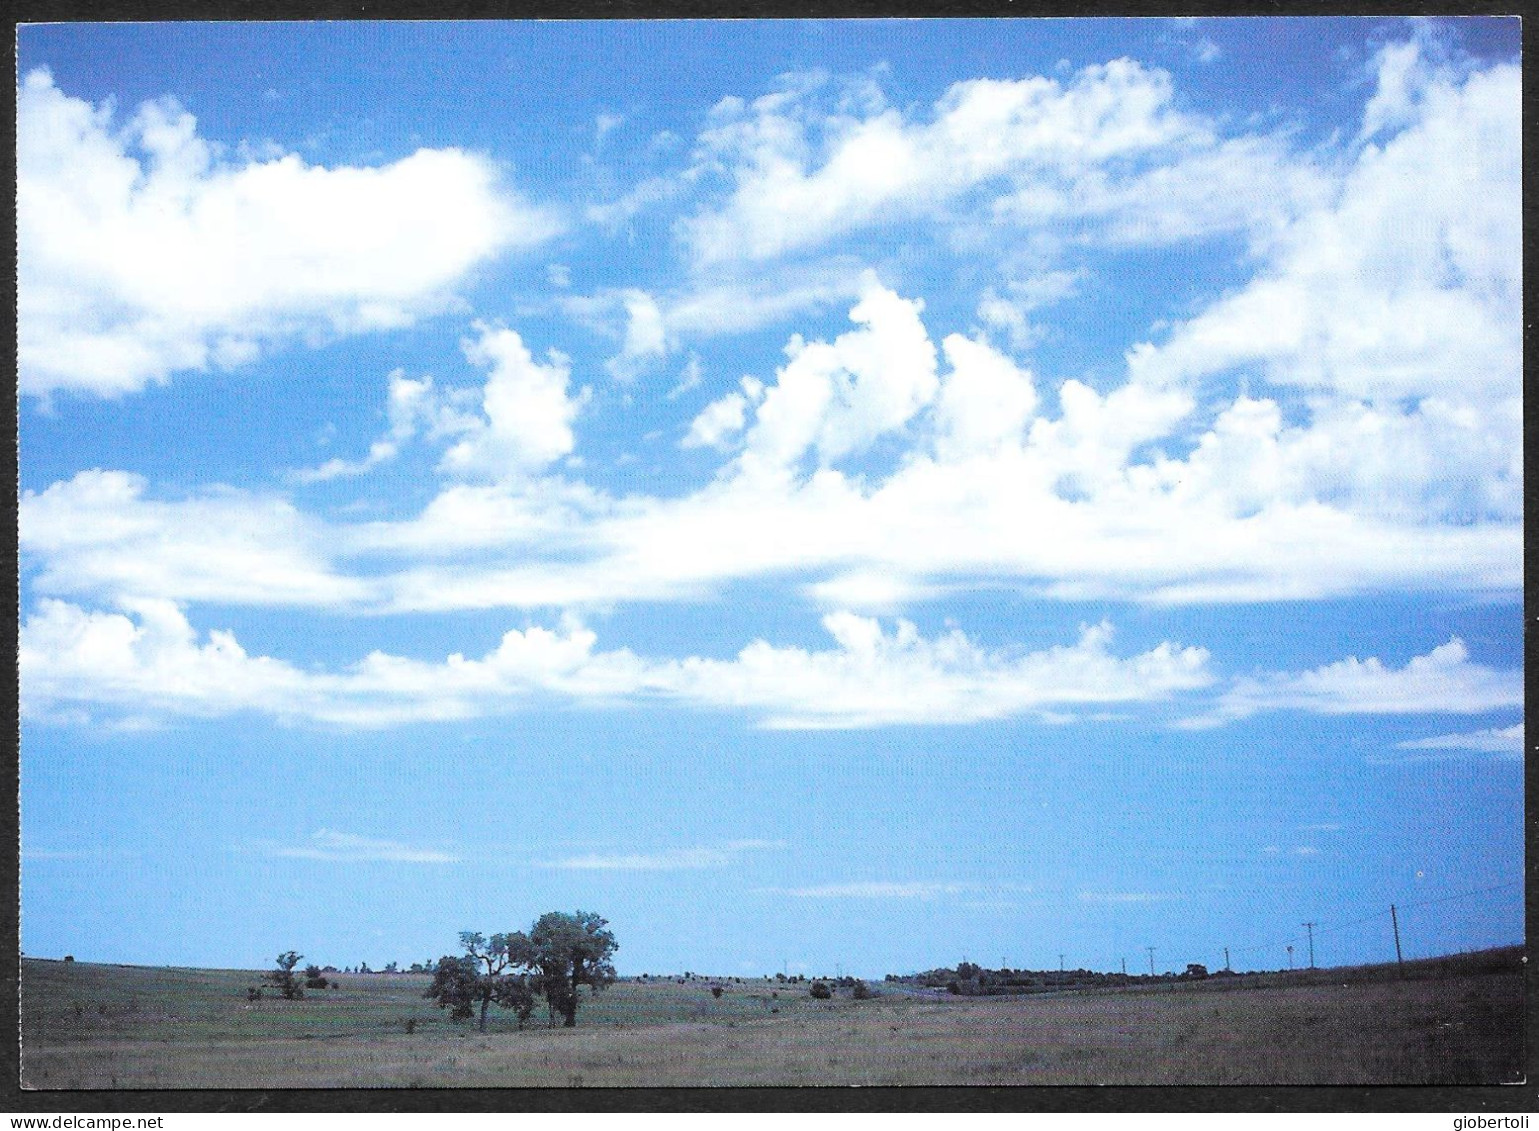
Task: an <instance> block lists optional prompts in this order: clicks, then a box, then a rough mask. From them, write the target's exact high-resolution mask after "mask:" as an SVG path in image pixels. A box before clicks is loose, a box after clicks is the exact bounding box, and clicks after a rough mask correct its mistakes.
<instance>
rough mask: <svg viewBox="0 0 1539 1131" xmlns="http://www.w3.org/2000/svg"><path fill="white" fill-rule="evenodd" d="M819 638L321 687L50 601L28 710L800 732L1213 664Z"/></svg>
mask: <svg viewBox="0 0 1539 1131" xmlns="http://www.w3.org/2000/svg"><path fill="white" fill-rule="evenodd" d="M824 624H825V627H826V628H827V629H828V631H829V633H830V634H831V635H832V636H833V637H834V639H835V642H836V644H837V647H836V648H833V649H830V650H826V651H822V652H809V651H806V650H803V649H799V648H776V647H774V646H772V645H770V644H768V643H766V642H764V641H762V640H760V641H756V642H754V643H753V644H750V645H749V646H748V647H747V648H745V649H743V651H742V652H741V653H740V654H739V656H738V657H737V658H736V659H733V660H714V659H704V658H699V657H691V658H687V659H684V660H647V659H643V658H640V657H637V656H636V655H634V654H633V653H631V652H629V651H627V650H624V649H621V650H619V651H611V652H600V651H596V650H595V644H596V643H597V637H596V636H595V635H594V633H593V632H591V631H590V630H588V629H586V628H584V627H582V625H581V624H579V623H578V622H576V621H575V620H571V619H568V620H566V621H564V622H563V623H562V625H561V626H560V627H559V628H558V629H557V630H554V631H552V630H550V629H545V628H539V627H531V628H529V629H526V630H523V631H519V630H512V631H509V632H507V633H506V634H505V635H504V636H503V638H502V641H501V643H500V644H499V645H498V646H497V647H496V648H495V649H493V650H492V651H491V652H490V653H488V654H487V655H486V656H484V657H483V658H481V659H479V660H474V659H466V658H465V657H463V656H461V655H457V654H456V655H452V656H449V657H448V658H447V659H446V660H445V661H442V662H427V661H422V660H415V659H409V658H406V657H401V656H393V655H388V654H386V653H383V652H373V653H371V654H369V655H368V656H366V657H365V658H364V659H363V660H361V661H359V662H358V663H356V664H353V665H351V666H350V667H349V668H347V669H345V670H343V671H340V672H326V671H318V670H302V669H300V668H298V667H295V666H294V665H292V664H289V663H286V662H284V661H281V660H277V659H273V658H271V657H265V656H250V655H248V654H247V653H246V652H245V650H244V649H242V648H241V646H240V644H239V643H238V642H237V641H236V639H235V638H234V636H233V635H231V634H230V633H228V632H222V631H217V630H216V631H213V632H210V633H209V634H208V636H207V640H206V642H204V641H203V640H200V638H199V635H198V633H197V632H196V631H195V630H194V629H193V628H192V626H191V624H190V623H189V622H188V620H187V618H186V616H185V614H184V613H182V611H181V610H179V609H178V608H176V606H175V605H173V604H171V603H170V602H166V601H149V600H145V601H136V602H124V607H123V611H122V612H111V613H106V612H90V611H87V610H85V609H82V608H80V607H78V606H75V605H71V604H68V603H66V602H62V601H57V600H51V599H45V600H43V601H42V602H41V603H40V604H39V606H38V609H37V611H36V612H34V613H33V615H31V616H30V617H28V618H27V621H26V623H25V624H24V625H23V627H22V632H21V649H20V666H21V672H22V709H23V713H24V714H26V715H27V716H28V717H30V718H39V719H43V718H56V717H57V716H58V712H59V711H60V710H61V709H68V708H87V709H90V708H96V709H99V710H101V711H103V712H105V713H106V714H107V715H108V716H112V715H121V714H124V713H135V714H139V715H147V716H150V717H165V718H175V717H178V716H187V715H191V716H221V715H229V714H234V713H238V712H243V711H252V712H257V713H260V714H265V715H269V716H272V717H276V718H278V719H280V720H291V721H310V722H318V723H323V724H330V725H335V726H341V727H352V728H368V727H385V726H392V725H398V724H401V723H408V722H426V721H443V720H450V719H463V718H472V717H478V716H485V715H495V714H505V713H509V712H512V711H516V710H518V709H520V708H522V707H523V706H525V705H526V704H527V703H528V702H530V701H531V700H532V699H534V698H535V697H541V696H543V697H551V696H555V697H560V698H563V699H567V700H570V701H574V702H577V703H579V704H584V705H588V706H604V705H615V704H622V703H625V702H628V701H632V700H636V699H640V698H663V699H667V700H671V701H674V702H678V703H680V704H683V705H690V706H695V707H698V708H705V709H730V710H742V711H747V712H749V713H751V714H753V715H755V716H758V717H759V718H760V719H761V720H762V722H763V723H764V724H765V725H768V726H772V727H780V728H803V729H804V728H829V727H845V728H847V727H871V726H881V725H888V724H894V723H916V722H918V723H936V724H947V723H949V724H965V723H970V722H977V721H980V720H983V719H994V718H1005V717H1009V716H1013V715H1019V714H1023V713H1029V712H1031V711H1034V710H1041V709H1043V708H1045V707H1047V706H1049V705H1053V704H1070V703H1107V702H1128V703H1131V702H1149V701H1159V700H1163V699H1166V698H1169V697H1170V696H1172V695H1174V694H1177V693H1180V692H1184V691H1191V690H1194V689H1199V688H1202V687H1204V686H1205V685H1207V684H1208V683H1209V682H1211V676H1210V675H1209V674H1208V673H1207V671H1206V667H1205V665H1206V658H1207V657H1206V653H1205V652H1203V651H1202V650H1201V649H1195V648H1187V649H1181V648H1178V647H1176V646H1173V645H1170V644H1161V645H1159V646H1158V647H1156V648H1154V649H1152V650H1150V651H1148V652H1145V653H1143V654H1141V655H1136V656H1132V657H1128V658H1126V659H1122V658H1118V657H1116V656H1113V655H1112V654H1111V653H1110V652H1109V651H1108V650H1107V648H1106V644H1107V641H1108V637H1109V635H1110V633H1109V630H1108V629H1107V628H1106V627H1105V626H1101V627H1098V628H1093V629H1086V630H1085V632H1084V633H1083V635H1082V636H1081V639H1080V640H1079V642H1078V643H1076V644H1074V645H1069V646H1060V647H1057V648H1052V649H1048V650H1046V651H1043V652H1034V653H1006V652H989V651H985V650H983V649H980V648H978V647H977V646H976V645H974V644H973V643H972V642H970V641H969V640H968V639H967V638H966V637H965V636H964V635H963V634H962V633H960V632H958V631H952V632H950V633H948V634H946V635H944V636H941V637H938V638H936V639H935V640H925V639H923V638H922V637H920V636H919V634H918V632H917V630H916V629H915V628H914V626H913V625H911V624H909V623H907V622H904V621H900V622H898V625H897V628H896V630H895V631H894V633H893V634H892V635H887V634H885V633H884V632H883V631H882V629H881V626H880V625H879V623H878V622H877V621H874V620H868V619H865V618H861V617H857V616H854V615H852V614H848V613H840V614H830V615H829V616H828V617H826V618H825V619H824ZM741 848H742V846H741V845H739V846H738V847H737V848H735V849H731V850H733V851H737V850H740V849H741Z"/></svg>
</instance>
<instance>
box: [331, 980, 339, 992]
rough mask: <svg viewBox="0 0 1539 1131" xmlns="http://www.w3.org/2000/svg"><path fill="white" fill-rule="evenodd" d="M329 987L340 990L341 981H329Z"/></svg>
mask: <svg viewBox="0 0 1539 1131" xmlns="http://www.w3.org/2000/svg"><path fill="white" fill-rule="evenodd" d="M331 988H332V989H334V990H340V989H341V988H342V983H341V982H337V981H333V982H332V983H331Z"/></svg>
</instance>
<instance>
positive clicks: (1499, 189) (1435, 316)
mask: <svg viewBox="0 0 1539 1131" xmlns="http://www.w3.org/2000/svg"><path fill="white" fill-rule="evenodd" d="M1415 50H1416V49H1415V45H1414V44H1409V45H1402V47H1400V48H1397V49H1396V50H1394V51H1389V52H1386V53H1385V54H1384V55H1382V56H1381V68H1380V84H1381V85H1380V94H1381V95H1382V94H1383V92H1384V90H1386V89H1388V87H1387V85H1386V84H1389V85H1393V84H1394V83H1396V82H1403V81H1404V82H1408V81H1412V80H1411V78H1409V77H1408V72H1405V71H1404V70H1403V68H1401V67H1400V66H1399V64H1398V63H1397V60H1403V58H1404V53H1405V52H1407V51H1410V52H1413V53H1414V51H1415ZM1416 73H1418V74H1421V78H1420V79H1419V80H1417V81H1418V87H1417V89H1418V96H1417V99H1416V102H1415V108H1414V112H1413V111H1412V110H1411V109H1409V108H1407V109H1406V110H1405V114H1403V115H1402V114H1400V113H1398V112H1397V114H1395V115H1393V117H1394V119H1395V120H1396V121H1397V122H1400V123H1401V125H1402V128H1400V129H1399V130H1398V131H1394V132H1390V133H1388V135H1387V136H1385V137H1383V138H1382V140H1381V142H1379V143H1375V144H1368V145H1366V146H1365V147H1364V148H1363V149H1362V150H1361V152H1360V153H1359V154H1358V155H1357V157H1356V161H1355V163H1354V164H1353V165H1352V166H1351V168H1350V169H1349V170H1348V172H1347V174H1346V176H1345V179H1344V181H1343V183H1342V186H1341V189H1340V191H1339V194H1337V196H1336V198H1335V199H1334V200H1332V201H1330V202H1329V203H1327V204H1325V205H1324V206H1322V207H1319V208H1317V209H1314V210H1312V211H1310V212H1309V213H1307V214H1306V215H1304V216H1302V217H1300V219H1299V220H1298V221H1297V222H1296V223H1295V224H1293V225H1292V226H1291V227H1290V228H1289V230H1288V231H1287V233H1286V236H1285V237H1284V238H1280V240H1279V245H1278V248H1277V251H1276V253H1275V256H1274V260H1273V266H1272V267H1271V268H1270V269H1269V270H1266V271H1264V272H1262V273H1261V274H1260V275H1259V276H1258V277H1257V278H1256V280H1255V281H1253V282H1252V283H1250V284H1249V285H1247V286H1245V287H1243V288H1241V289H1240V290H1238V291H1237V292H1235V293H1233V294H1231V295H1229V296H1226V297H1225V298H1223V299H1222V300H1220V301H1219V302H1217V303H1215V304H1214V305H1213V306H1211V307H1210V308H1209V309H1208V310H1206V311H1204V312H1203V313H1202V314H1200V315H1199V316H1198V317H1196V318H1194V319H1192V320H1190V321H1188V322H1186V323H1184V324H1183V325H1181V326H1180V327H1178V328H1177V329H1176V330H1175V331H1174V332H1173V333H1172V334H1171V336H1170V338H1169V340H1168V341H1167V342H1166V343H1164V344H1163V345H1162V346H1161V347H1160V348H1158V349H1153V348H1150V349H1148V350H1146V351H1143V352H1141V353H1140V354H1139V355H1138V356H1136V357H1135V358H1134V359H1133V360H1134V366H1135V368H1136V369H1140V370H1146V371H1151V372H1152V371H1158V372H1159V374H1160V376H1161V378H1162V379H1164V380H1171V379H1175V378H1185V379H1190V378H1194V377H1202V376H1206V375H1210V374H1215V373H1219V372H1223V371H1225V370H1231V369H1235V368H1237V367H1243V366H1251V367H1254V368H1256V369H1258V370H1259V371H1260V372H1262V373H1263V374H1264V375H1265V376H1266V378H1267V379H1268V380H1270V381H1272V382H1274V383H1276V384H1277V385H1279V386H1285V387H1297V388H1301V389H1307V390H1323V391H1327V392H1330V393H1334V394H1340V395H1345V396H1349V397H1354V398H1366V399H1373V398H1395V397H1428V396H1432V397H1440V398H1443V399H1444V400H1447V401H1453V402H1456V403H1458V402H1463V403H1465V404H1468V405H1471V406H1472V407H1475V408H1479V407H1490V406H1492V405H1493V404H1494V403H1499V402H1501V401H1505V400H1507V399H1510V398H1513V397H1515V396H1516V390H1517V388H1518V377H1519V374H1520V373H1521V364H1522V326H1521V322H1520V320H1519V319H1518V318H1517V317H1516V316H1515V315H1516V312H1517V311H1518V310H1519V309H1521V298H1520V296H1521V294H1522V163H1521V147H1520V138H1521V104H1522V98H1521V93H1520V83H1519V72H1518V69H1517V68H1516V67H1514V66H1495V67H1492V68H1490V69H1489V70H1486V71H1481V72H1476V73H1474V74H1471V75H1469V76H1467V77H1466V78H1464V79H1463V80H1462V81H1461V80H1460V79H1459V78H1458V77H1457V76H1454V75H1451V74H1448V73H1446V72H1442V71H1430V70H1429V71H1426V72H1425V73H1422V72H1420V71H1418V72H1416ZM1376 97H1377V96H1376ZM1394 101H1395V102H1396V104H1397V105H1401V104H1404V103H1405V96H1404V94H1403V93H1402V94H1397V95H1395V96H1394ZM1372 105H1373V103H1370V106H1372ZM1381 116H1382V115H1376V118H1377V117H1381ZM1387 125H1388V121H1387V120H1385V121H1383V122H1378V123H1377V125H1376V128H1375V133H1378V132H1379V131H1380V130H1382V129H1384V128H1385V127H1386V126H1387ZM1344 311H1350V312H1351V316H1350V317H1343V312H1344Z"/></svg>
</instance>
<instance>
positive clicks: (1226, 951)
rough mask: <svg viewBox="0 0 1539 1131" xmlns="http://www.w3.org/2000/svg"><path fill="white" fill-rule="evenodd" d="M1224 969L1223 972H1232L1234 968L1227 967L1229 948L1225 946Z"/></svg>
mask: <svg viewBox="0 0 1539 1131" xmlns="http://www.w3.org/2000/svg"><path fill="white" fill-rule="evenodd" d="M1224 969H1225V970H1232V969H1234V967H1232V966H1230V965H1229V948H1228V947H1227V946H1226V947H1225V948H1224Z"/></svg>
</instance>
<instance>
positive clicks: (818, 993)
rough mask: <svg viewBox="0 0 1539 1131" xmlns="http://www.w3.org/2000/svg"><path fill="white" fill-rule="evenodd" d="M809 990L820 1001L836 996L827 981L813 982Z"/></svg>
mask: <svg viewBox="0 0 1539 1131" xmlns="http://www.w3.org/2000/svg"><path fill="white" fill-rule="evenodd" d="M807 992H808V993H809V994H811V995H812V996H813V997H815V998H817V999H818V1000H819V1001H826V1000H828V999H829V998H831V997H833V996H834V991H833V990H831V989H829V988H828V983H827V982H813V983H812V985H811V986H809V987H808V988H807Z"/></svg>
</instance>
